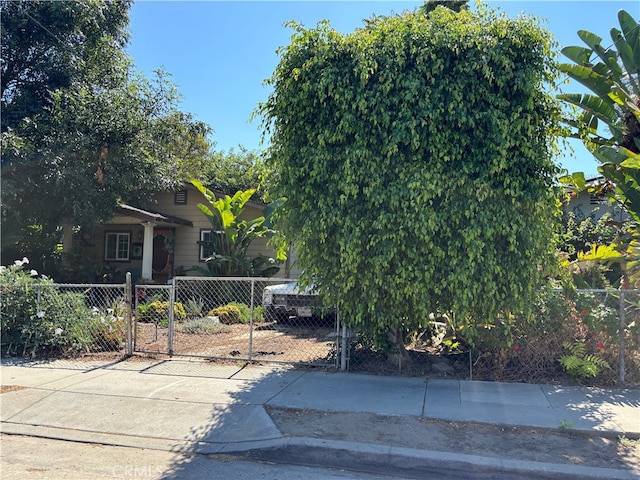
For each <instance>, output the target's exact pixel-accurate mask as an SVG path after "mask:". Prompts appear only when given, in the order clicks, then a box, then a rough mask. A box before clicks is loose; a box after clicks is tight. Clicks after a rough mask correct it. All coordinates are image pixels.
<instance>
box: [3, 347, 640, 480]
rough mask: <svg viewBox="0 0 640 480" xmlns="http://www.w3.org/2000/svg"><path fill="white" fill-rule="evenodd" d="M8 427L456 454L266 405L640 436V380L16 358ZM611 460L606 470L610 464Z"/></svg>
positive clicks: (90, 438) (174, 444)
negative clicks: (288, 417) (302, 431)
mask: <svg viewBox="0 0 640 480" xmlns="http://www.w3.org/2000/svg"><path fill="white" fill-rule="evenodd" d="M1 384H2V388H3V392H4V393H3V394H2V395H0V418H1V428H0V431H1V432H2V433H6V434H20V435H30V436H40V437H46V438H56V439H62V440H71V441H79V442H90V443H99V444H104V445H118V446H127V447H136V448H145V449H159V450H170V451H175V452H194V453H201V454H221V453H228V454H231V453H238V452H247V451H256V450H260V449H273V448H279V449H283V448H284V449H286V448H292V449H296V448H297V449H301V448H302V449H305V450H309V449H313V448H318V449H324V450H331V449H335V450H339V451H341V452H345V451H348V452H352V453H353V454H354V455H358V456H367V455H368V456H371V458H380V456H381V455H382V456H384V458H386V459H387V460H385V461H386V462H389V463H390V464H392V463H394V462H396V461H397V462H402V463H404V464H406V461H407V459H411V461H412V462H414V464H415V462H418V463H420V462H421V461H422V462H424V463H425V464H428V463H429V462H434V461H440V462H441V461H443V458H445V457H446V455H447V454H446V453H443V452H429V451H424V450H417V449H412V448H410V446H407V447H403V448H399V447H390V446H384V445H373V444H363V443H358V444H355V443H353V442H336V441H330V440H326V439H318V438H309V437H311V436H312V435H309V437H287V436H284V435H283V434H282V433H281V432H280V431H279V430H278V428H277V427H276V425H275V424H274V422H273V421H272V419H271V417H270V416H269V415H268V413H267V411H266V409H265V407H267V408H268V407H277V408H289V409H304V410H319V411H328V412H363V413H372V414H379V415H399V416H412V417H420V418H426V419H440V420H448V421H458V422H470V421H471V422H480V423H489V424H498V425H509V426H523V427H525V426H526V427H535V428H548V429H558V428H559V427H560V426H561V425H570V426H571V428H572V429H573V430H575V431H585V432H594V431H598V432H609V433H611V434H620V435H623V434H625V435H627V436H632V437H634V436H638V435H640V390H636V389H625V390H616V389H598V388H587V387H562V386H552V385H529V384H515V383H493V382H491V383H490V382H476V381H458V380H444V379H430V380H425V379H424V378H407V377H382V376H372V375H358V374H350V373H326V372H318V371H301V370H295V369H291V368H284V367H273V366H246V367H243V366H234V365H219V364H212V363H207V362H189V361H184V360H171V361H153V360H142V359H136V358H134V359H130V360H128V361H123V362H117V363H113V364H110V365H104V364H87V363H86V362H72V361H54V362H29V361H9V360H5V361H3V363H2V367H1ZM466 457H470V456H464V455H462V456H461V455H453V454H452V455H451V458H450V459H446V461H458V462H467V463H468V464H470V465H472V464H474V463H475V464H481V465H483V466H484V467H486V468H494V467H495V468H500V469H503V470H505V469H509V468H511V469H512V470H514V471H518V470H520V471H522V472H526V471H530V472H533V471H540V470H544V471H546V472H549V473H557V474H559V475H575V476H576V477H583V478H588V477H591V478H621V479H631V478H640V466H638V467H637V468H636V469H635V470H613V469H601V468H589V467H583V466H580V465H576V466H566V465H550V464H537V465H536V464H535V462H526V463H529V464H530V465H524V464H523V462H520V464H517V462H515V461H514V462H515V463H513V464H510V463H509V460H508V459H495V458H487V457H475V456H474V457H475V458H466ZM604 470H606V471H604Z"/></svg>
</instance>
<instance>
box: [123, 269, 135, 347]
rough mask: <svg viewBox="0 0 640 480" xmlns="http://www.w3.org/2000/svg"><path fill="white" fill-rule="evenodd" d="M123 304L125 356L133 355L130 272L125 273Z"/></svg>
mask: <svg viewBox="0 0 640 480" xmlns="http://www.w3.org/2000/svg"><path fill="white" fill-rule="evenodd" d="M124 302H125V305H126V308H125V315H126V316H127V318H126V324H127V356H128V357H130V356H132V355H133V314H132V311H131V272H127V274H126V276H125V284H124Z"/></svg>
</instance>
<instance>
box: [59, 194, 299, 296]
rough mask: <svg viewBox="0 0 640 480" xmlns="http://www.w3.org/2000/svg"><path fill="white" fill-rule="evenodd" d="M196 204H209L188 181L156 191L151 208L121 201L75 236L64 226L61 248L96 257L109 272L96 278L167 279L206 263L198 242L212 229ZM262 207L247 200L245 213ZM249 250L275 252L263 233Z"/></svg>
mask: <svg viewBox="0 0 640 480" xmlns="http://www.w3.org/2000/svg"><path fill="white" fill-rule="evenodd" d="M214 193H216V195H217V196H223V195H224V194H223V193H222V192H214ZM198 203H206V200H205V198H204V196H203V195H202V194H201V193H200V192H199V191H198V190H197V189H196V188H195V187H193V185H191V184H184V185H183V187H182V188H181V189H180V190H178V191H175V192H158V193H154V194H152V195H151V202H150V204H151V205H152V208H148V209H147V208H144V209H143V208H138V207H135V206H131V205H125V204H121V205H119V206H118V207H117V209H116V212H115V215H114V216H113V217H112V218H111V219H110V220H109V221H108V222H105V223H103V224H101V225H99V226H96V227H94V228H89V229H87V228H83V229H82V230H81V231H80V232H77V234H75V235H74V231H73V228H72V227H71V226H68V225H67V226H65V227H63V229H64V241H63V251H65V252H71V251H78V247H79V246H81V249H80V251H81V252H82V256H83V258H93V259H94V260H96V262H95V263H98V264H99V265H100V266H101V267H102V268H101V269H100V270H101V271H102V272H105V273H103V274H101V275H99V276H100V277H101V278H95V279H94V281H105V280H107V279H108V280H112V281H115V282H120V281H123V279H124V275H125V273H126V272H131V274H132V281H133V282H134V283H141V282H153V283H159V284H162V283H166V282H167V280H169V279H170V278H173V277H174V276H175V275H185V274H187V273H186V272H187V270H188V269H190V268H191V267H192V266H194V265H198V264H201V265H203V266H204V264H205V259H206V258H207V257H208V256H209V255H210V252H207V251H205V250H206V248H205V247H203V246H201V245H199V244H198V242H199V241H201V240H206V239H207V236H209V235H211V233H212V226H211V223H210V222H209V220H208V219H207V217H206V216H205V215H204V214H203V213H202V212H201V211H200V209H199V208H198ZM264 208H265V205H263V204H261V203H258V202H253V201H249V202H247V204H246V205H245V209H244V212H243V216H244V217H246V219H252V218H257V217H259V216H262V212H263V210H264ZM248 253H249V256H250V257H255V256H258V255H260V254H263V255H266V256H269V257H274V256H275V252H274V250H273V248H271V247H270V246H267V240H266V239H263V238H257V239H255V240H254V241H253V243H252V244H251V246H250V247H249V252H248ZM287 267H288V265H287V264H283V265H282V267H281V268H280V272H279V273H278V274H277V275H276V277H281V278H282V277H284V276H285V273H286V272H287V271H288V268H287ZM188 274H189V275H197V274H196V273H192V272H189V273H188ZM96 276H98V275H96Z"/></svg>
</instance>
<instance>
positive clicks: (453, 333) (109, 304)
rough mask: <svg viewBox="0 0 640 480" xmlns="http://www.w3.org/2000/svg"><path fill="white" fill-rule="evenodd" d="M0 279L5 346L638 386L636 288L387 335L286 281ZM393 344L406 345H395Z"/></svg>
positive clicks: (442, 318) (550, 300) (24, 350)
mask: <svg viewBox="0 0 640 480" xmlns="http://www.w3.org/2000/svg"><path fill="white" fill-rule="evenodd" d="M129 292H131V287H127V284H124V285H120V284H117V285H104V284H77V285H74V284H64V285H63V284H52V283H47V282H43V283H38V284H29V285H21V284H19V283H16V284H13V285H3V286H2V290H1V300H2V302H1V303H2V309H1V310H0V319H1V325H2V338H1V340H2V353H3V355H5V356H23V357H32V358H33V357H47V356H57V357H74V356H75V357H77V356H82V355H87V354H90V355H93V356H100V355H111V356H113V354H116V355H121V356H122V355H125V354H131V353H132V352H134V351H135V352H147V353H157V354H168V355H185V356H196V357H204V358H215V359H227V360H231V359H232V360H243V361H254V360H257V361H268V362H282V363H294V364H309V365H322V366H328V367H331V368H340V369H344V370H351V371H366V372H370V373H389V374H397V373H402V374H419V375H428V376H442V377H456V378H473V379H476V380H502V381H526V382H549V381H554V380H558V381H564V380H566V379H567V378H574V379H575V380H576V381H584V380H585V379H588V378H590V377H595V376H597V377H598V379H600V381H601V382H608V383H615V382H618V383H621V382H625V381H626V382H627V383H640V290H629V291H619V290H576V291H571V292H564V291H543V292H540V293H539V294H538V296H537V298H536V299H535V302H534V306H533V309H532V312H531V314H530V315H528V316H524V315H522V316H514V315H510V316H509V317H504V318H502V319H497V321H496V322H494V325H493V327H492V328H489V326H482V327H480V328H476V329H475V331H474V332H473V333H469V332H470V330H469V329H468V326H465V325H464V324H462V323H460V322H458V321H456V319H455V318H454V317H453V316H449V315H446V314H442V315H432V316H431V317H430V318H428V319H422V320H421V319H416V320H415V321H414V323H411V324H409V323H407V325H405V328H403V329H402V331H401V335H402V338H396V339H395V340H396V341H395V344H394V343H393V342H389V340H390V338H389V336H388V335H386V334H385V335H386V336H384V337H380V336H378V337H375V336H373V335H372V334H370V333H368V332H365V331H358V330H357V329H352V328H347V327H345V326H340V322H339V320H340V319H339V318H338V315H337V312H336V311H335V310H334V309H332V308H326V307H324V303H323V299H322V298H321V296H320V295H318V293H317V292H314V291H313V290H310V289H307V290H302V289H300V288H299V287H298V286H297V283H296V282H295V281H293V280H283V279H260V278H205V277H177V278H175V279H174V283H173V284H172V285H138V286H136V287H135V289H134V291H133V297H132V295H131V293H129ZM399 341H401V344H402V347H401V348H398V345H399V343H400V342H399Z"/></svg>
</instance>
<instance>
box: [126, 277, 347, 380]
mask: <svg viewBox="0 0 640 480" xmlns="http://www.w3.org/2000/svg"><path fill="white" fill-rule="evenodd" d="M293 282H294V281H293V280H287V279H271V278H246V277H245V278H233V277H231V278H229V277H221V278H208V277H176V278H174V279H173V283H172V284H171V285H138V286H136V288H135V308H134V320H133V322H134V328H133V331H134V338H133V350H134V351H135V352H144V353H157V354H166V355H176V356H177V355H183V356H192V357H204V358H213V359H227V360H242V361H261V362H277V363H292V364H305V365H321V366H332V367H337V366H338V365H339V363H340V362H339V354H338V352H339V350H340V345H339V339H340V336H339V328H338V318H337V315H336V314H335V312H334V311H333V310H332V309H325V310H322V309H314V311H313V312H312V311H311V310H309V309H306V308H298V309H296V310H292V312H289V313H290V314H287V312H285V313H282V312H279V314H278V315H273V312H272V311H271V307H268V308H265V305H264V304H263V294H264V293H265V288H266V287H269V286H272V287H275V289H276V291H278V289H279V287H281V286H282V287H283V288H284V286H288V285H292V284H293Z"/></svg>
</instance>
